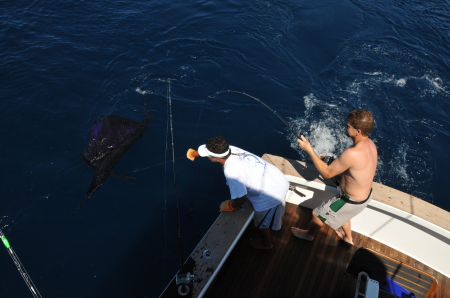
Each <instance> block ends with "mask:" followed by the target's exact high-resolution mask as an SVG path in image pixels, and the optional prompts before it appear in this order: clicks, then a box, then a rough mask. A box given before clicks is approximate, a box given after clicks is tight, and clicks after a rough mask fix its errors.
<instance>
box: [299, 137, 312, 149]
mask: <svg viewBox="0 0 450 298" xmlns="http://www.w3.org/2000/svg"><path fill="white" fill-rule="evenodd" d="M297 143H298V145H299V146H300V148H301V149H302V150H303V151H305V152H306V153H310V152H311V151H312V152H314V151H313V149H312V147H311V144H310V143H309V141H308V140H307V139H306V138H305V137H304V136H303V135H301V136H300V139H297Z"/></svg>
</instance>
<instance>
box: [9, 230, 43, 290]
mask: <svg viewBox="0 0 450 298" xmlns="http://www.w3.org/2000/svg"><path fill="white" fill-rule="evenodd" d="M0 238H2V241H3V244H4V245H5V247H6V249H7V250H8V253H9V255H10V256H11V259H12V260H13V262H14V264H15V265H16V267H17V270H19V273H20V275H22V278H23V280H24V281H25V283H26V284H27V286H28V288H29V289H30V292H31V294H32V295H33V297H35V298H42V296H41V294H40V293H39V291H38V289H37V288H36V286H35V285H34V283H33V281H32V280H31V277H30V276H29V275H28V273H27V271H26V270H25V267H24V266H23V265H22V262H20V260H19V257H18V256H17V255H16V253H15V252H14V250H13V248H12V247H11V245H10V244H9V241H8V239H6V237H5V234H3V231H2V230H1V229H0Z"/></svg>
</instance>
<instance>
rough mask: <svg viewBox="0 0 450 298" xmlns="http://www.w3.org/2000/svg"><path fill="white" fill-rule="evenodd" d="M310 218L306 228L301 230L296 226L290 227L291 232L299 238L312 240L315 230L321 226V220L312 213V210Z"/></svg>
mask: <svg viewBox="0 0 450 298" xmlns="http://www.w3.org/2000/svg"><path fill="white" fill-rule="evenodd" d="M312 216H313V217H312V219H311V222H310V223H309V228H308V230H301V229H299V228H296V227H292V228H291V232H292V234H293V235H294V236H295V237H297V238H300V239H304V240H308V241H312V240H314V237H315V236H316V234H317V232H319V230H320V229H321V228H322V226H323V222H322V221H321V220H320V218H318V217H317V215H316V214H314V211H313V212H312Z"/></svg>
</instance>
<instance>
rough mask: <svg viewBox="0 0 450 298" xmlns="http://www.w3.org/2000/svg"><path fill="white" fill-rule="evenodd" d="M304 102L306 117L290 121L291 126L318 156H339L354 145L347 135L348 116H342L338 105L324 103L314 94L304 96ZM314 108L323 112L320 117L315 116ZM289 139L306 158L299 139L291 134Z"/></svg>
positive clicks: (293, 146) (292, 145)
mask: <svg viewBox="0 0 450 298" xmlns="http://www.w3.org/2000/svg"><path fill="white" fill-rule="evenodd" d="M303 100H304V104H305V107H306V110H305V116H304V117H302V118H297V119H290V121H289V122H290V123H289V125H290V126H292V127H293V128H294V131H297V132H300V134H301V135H304V136H305V138H306V139H307V140H308V141H309V142H310V143H311V146H312V147H313V149H314V151H315V152H316V153H317V154H326V155H331V156H335V157H337V156H339V155H340V154H341V153H342V151H344V150H345V149H346V148H348V147H349V146H351V144H352V143H351V139H350V138H348V137H347V136H346V134H345V128H344V124H345V123H346V119H345V116H346V115H344V114H342V111H340V110H339V109H338V107H337V106H336V105H334V104H329V103H326V102H322V101H320V100H318V99H317V98H316V96H315V95H314V94H312V93H311V94H309V95H306V96H304V97H303ZM314 107H318V108H319V109H320V110H322V112H321V113H320V116H318V117H317V116H315V115H314V112H313V108H314ZM289 138H290V141H291V147H292V148H293V149H295V150H297V151H298V152H299V154H300V155H302V156H305V153H304V152H303V151H302V150H301V149H300V148H299V147H298V143H297V139H296V138H295V137H294V136H292V135H291V134H290V135H289ZM305 157H306V156H305Z"/></svg>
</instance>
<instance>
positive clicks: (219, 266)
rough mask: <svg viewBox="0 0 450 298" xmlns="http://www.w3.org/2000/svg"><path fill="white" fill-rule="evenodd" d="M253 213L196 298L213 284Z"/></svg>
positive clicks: (251, 217) (201, 295) (199, 297)
mask: <svg viewBox="0 0 450 298" xmlns="http://www.w3.org/2000/svg"><path fill="white" fill-rule="evenodd" d="M254 213H255V212H252V214H251V216H249V218H248V220H247V221H246V223H245V225H244V226H243V227H242V229H241V231H240V232H239V234H238V236H237V237H236V238H235V239H234V241H233V243H232V244H231V246H230V248H229V249H228V251H227V252H226V254H225V255H224V256H223V258H222V260H221V261H220V263H219V265H218V266H217V268H216V269H215V270H214V273H213V274H212V275H211V277H210V278H209V280H208V282H207V283H206V285H205V286H204V287H203V289H202V291H201V292H200V294H198V296H197V297H198V298H201V297H203V295H204V294H205V293H206V291H207V290H208V288H209V286H210V285H211V283H212V282H213V280H214V278H215V277H216V275H217V274H218V273H219V271H220V269H221V268H222V265H223V264H224V263H225V261H226V260H227V259H228V256H229V255H230V254H231V252H232V251H233V248H234V247H235V246H236V243H237V242H238V241H239V239H241V236H242V234H243V233H244V232H245V230H246V229H247V227H248V225H249V224H250V222H251V221H252V219H253V215H254Z"/></svg>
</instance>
